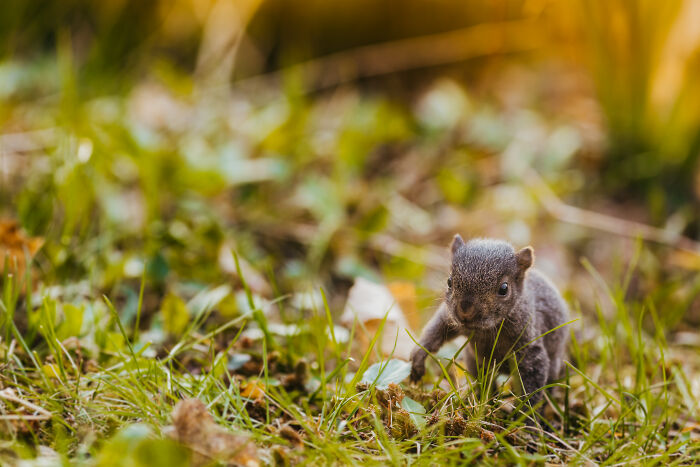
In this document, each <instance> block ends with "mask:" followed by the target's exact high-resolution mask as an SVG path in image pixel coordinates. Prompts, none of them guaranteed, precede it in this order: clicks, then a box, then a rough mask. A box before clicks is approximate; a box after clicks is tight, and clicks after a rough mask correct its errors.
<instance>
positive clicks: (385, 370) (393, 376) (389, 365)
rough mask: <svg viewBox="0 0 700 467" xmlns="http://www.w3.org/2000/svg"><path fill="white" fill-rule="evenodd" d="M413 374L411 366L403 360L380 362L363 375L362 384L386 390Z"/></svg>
mask: <svg viewBox="0 0 700 467" xmlns="http://www.w3.org/2000/svg"><path fill="white" fill-rule="evenodd" d="M410 374H411V364H410V363H408V362H404V361H403V360H397V359H393V360H389V361H388V362H378V363H375V364H374V365H372V366H370V367H369V368H367V371H365V373H364V374H363V375H362V380H361V381H360V382H361V383H367V384H372V383H374V385H375V386H376V387H377V388H378V389H386V388H388V387H389V385H390V384H392V383H395V384H398V383H400V382H401V381H403V380H405V379H406V378H408V375H410Z"/></svg>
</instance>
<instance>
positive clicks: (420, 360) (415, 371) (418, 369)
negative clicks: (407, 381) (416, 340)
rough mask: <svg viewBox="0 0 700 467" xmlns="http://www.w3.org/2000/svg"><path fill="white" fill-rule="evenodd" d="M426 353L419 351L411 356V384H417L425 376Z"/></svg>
mask: <svg viewBox="0 0 700 467" xmlns="http://www.w3.org/2000/svg"><path fill="white" fill-rule="evenodd" d="M425 357H426V354H425V351H424V350H423V349H418V350H416V351H414V352H413V355H411V382H413V383H416V382H418V381H420V380H421V378H423V375H425Z"/></svg>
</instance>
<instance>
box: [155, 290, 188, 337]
mask: <svg viewBox="0 0 700 467" xmlns="http://www.w3.org/2000/svg"><path fill="white" fill-rule="evenodd" d="M160 314H161V316H162V317H163V328H164V329H165V331H166V332H168V333H169V334H172V335H175V336H179V335H180V334H182V332H183V331H184V330H185V328H186V327H187V325H188V324H189V322H190V314H189V312H188V311H187V306H186V305H185V302H184V301H182V299H181V298H180V297H178V296H177V295H175V294H172V293H169V294H168V295H166V296H165V298H164V299H163V302H162V303H161V305H160Z"/></svg>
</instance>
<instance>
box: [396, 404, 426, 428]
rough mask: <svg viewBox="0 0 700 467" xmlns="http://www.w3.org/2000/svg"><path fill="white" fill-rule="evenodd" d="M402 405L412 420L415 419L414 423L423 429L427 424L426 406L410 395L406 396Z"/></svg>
mask: <svg viewBox="0 0 700 467" xmlns="http://www.w3.org/2000/svg"><path fill="white" fill-rule="evenodd" d="M401 407H402V408H403V409H404V410H405V411H406V412H408V415H409V416H410V417H411V420H413V424H414V425H416V427H417V428H418V429H422V428H423V427H424V426H425V407H423V405H422V404H421V403H419V402H417V401H414V400H413V399H411V398H410V397H404V398H403V400H402V401H401Z"/></svg>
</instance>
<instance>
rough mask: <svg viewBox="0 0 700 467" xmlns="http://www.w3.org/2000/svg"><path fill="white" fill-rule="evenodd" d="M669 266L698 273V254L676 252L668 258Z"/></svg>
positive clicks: (699, 262) (699, 255)
mask: <svg viewBox="0 0 700 467" xmlns="http://www.w3.org/2000/svg"><path fill="white" fill-rule="evenodd" d="M668 262H669V264H672V265H673V266H677V267H680V268H683V269H688V270H691V271H700V253H696V252H694V251H687V250H676V251H673V252H672V253H671V255H670V256H669V258H668Z"/></svg>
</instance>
